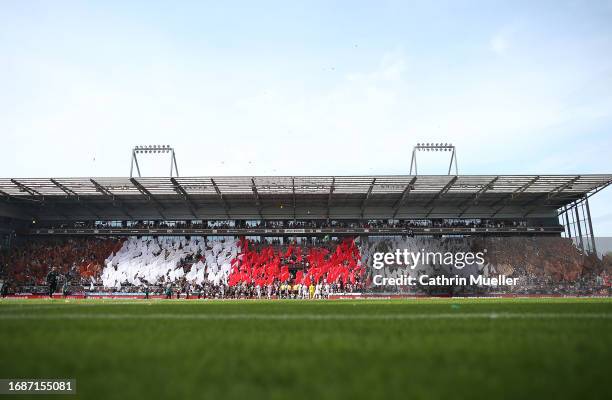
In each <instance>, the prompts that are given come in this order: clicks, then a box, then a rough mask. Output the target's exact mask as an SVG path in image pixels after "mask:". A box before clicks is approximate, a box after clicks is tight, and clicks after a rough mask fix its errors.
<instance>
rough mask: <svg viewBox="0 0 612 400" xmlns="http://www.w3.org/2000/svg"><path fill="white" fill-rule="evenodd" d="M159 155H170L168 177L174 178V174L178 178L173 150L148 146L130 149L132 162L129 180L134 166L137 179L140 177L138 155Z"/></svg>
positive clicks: (165, 147) (168, 147) (163, 146)
mask: <svg viewBox="0 0 612 400" xmlns="http://www.w3.org/2000/svg"><path fill="white" fill-rule="evenodd" d="M143 153H144V154H161V153H170V177H171V178H172V177H174V175H173V174H174V173H175V172H176V176H177V177H178V176H179V172H178V166H177V165H176V155H175V153H174V148H172V147H170V146H169V145H166V144H164V145H148V146H134V148H133V149H132V162H131V164H130V178H133V173H134V165H136V172H138V177H139V178H140V177H142V175H141V174H140V166H139V165H138V154H143Z"/></svg>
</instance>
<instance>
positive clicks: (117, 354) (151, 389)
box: [0, 299, 612, 400]
mask: <svg viewBox="0 0 612 400" xmlns="http://www.w3.org/2000/svg"><path fill="white" fill-rule="evenodd" d="M0 357H1V361H2V362H1V367H0V368H1V371H0V378H76V379H77V392H78V394H77V395H76V396H68V397H70V398H83V399H114V398H116V399H128V398H149V399H152V398H208V399H221V398H235V399H258V398H269V399H302V398H304V399H306V398H307V399H309V400H312V399H337V398H350V399H355V398H402V399H406V398H408V399H430V398H470V399H479V398H483V399H489V398H506V399H520V398H527V397H529V398H556V399H564V398H589V397H590V398H598V399H600V398H604V397H606V396H607V395H606V394H605V393H609V377H610V372H611V371H610V360H612V299H514V300H509V299H471V300H469V299H428V300H389V301H386V300H375V301H365V300H361V301H348V300H342V301H184V300H169V301H168V300H155V301H133V302H125V301H120V300H119V301H117V300H106V301H100V300H69V301H65V300H3V301H0ZM44 397H46V396H37V397H36V398H44ZM58 397H60V396H57V395H55V396H49V398H58ZM18 398H24V397H23V396H22V397H18Z"/></svg>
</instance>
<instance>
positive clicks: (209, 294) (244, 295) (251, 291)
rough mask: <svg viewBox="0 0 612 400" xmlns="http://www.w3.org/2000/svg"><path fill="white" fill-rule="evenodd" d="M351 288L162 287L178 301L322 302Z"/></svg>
mask: <svg viewBox="0 0 612 400" xmlns="http://www.w3.org/2000/svg"><path fill="white" fill-rule="evenodd" d="M353 289H354V288H353V287H352V285H347V287H345V288H342V287H340V285H338V284H329V283H317V284H310V285H306V284H295V285H292V284H289V283H281V284H278V283H277V284H272V285H264V286H259V285H252V284H248V285H247V284H240V285H236V286H233V287H231V286H227V285H210V284H204V285H185V286H181V285H178V286H177V287H175V286H173V285H172V284H168V285H166V286H165V288H164V295H165V296H166V298H167V299H170V298H174V297H176V298H181V296H182V295H184V297H185V298H198V299H199V298H205V299H300V300H308V299H326V298H329V296H330V295H332V294H333V293H338V292H342V291H343V290H346V291H352V290H353ZM144 293H145V297H146V298H148V297H149V287H148V286H147V287H145V289H144Z"/></svg>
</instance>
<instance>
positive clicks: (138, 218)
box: [0, 153, 612, 297]
mask: <svg viewBox="0 0 612 400" xmlns="http://www.w3.org/2000/svg"><path fill="white" fill-rule="evenodd" d="M453 156H454V153H453ZM413 158H414V154H413ZM413 161H414V160H413ZM173 162H174V167H175V168H176V160H175V159H174V155H173ZM455 163H456V158H455ZM451 164H452V160H451ZM136 166H137V168H138V173H140V170H139V167H138V165H137V164H136ZM455 166H456V164H455ZM450 171H451V168H450V166H449V173H450ZM415 172H416V165H415ZM176 175H177V176H172V169H171V176H170V177H133V176H132V177H125V178H98V177H93V178H19V179H16V178H13V179H11V178H3V179H0V235H1V241H0V243H1V246H2V253H1V255H0V265H1V268H2V272H1V273H2V280H3V293H5V294H9V293H21V292H23V293H41V292H43V293H44V292H47V291H49V290H50V289H51V291H52V292H54V291H55V290H56V289H58V288H59V287H56V284H57V285H60V284H62V282H63V289H64V290H63V291H64V293H65V294H66V293H85V292H87V291H88V290H89V293H90V294H91V293H101V292H117V293H119V292H130V293H131V292H137V293H141V294H142V293H145V295H147V296H148V294H149V291H151V292H152V293H156V294H158V295H170V293H172V295H174V294H178V295H179V296H180V295H181V293H182V295H183V296H188V295H189V293H190V292H191V293H198V296H202V295H204V296H217V297H218V296H227V295H230V294H231V295H234V296H247V297H249V296H259V297H261V296H276V297H280V296H287V297H296V296H301V297H313V296H323V294H325V295H328V296H329V295H330V294H331V293H349V292H350V293H354V292H360V291H363V290H364V289H365V288H366V287H367V286H368V284H369V283H370V279H371V277H370V276H369V274H368V271H367V266H368V262H369V260H368V258H367V254H368V251H369V250H368V249H371V248H373V247H375V246H378V245H380V244H381V243H382V242H384V241H387V242H392V241H396V243H398V242H397V241H398V240H399V241H403V242H402V243H403V244H404V245H405V246H407V247H410V246H412V247H414V246H416V247H418V246H421V245H425V244H427V243H429V244H431V243H434V241H446V243H447V245H448V243H449V240H452V239H453V238H454V239H456V240H463V241H465V240H466V238H471V240H475V239H479V238H480V239H482V240H492V239H495V238H517V237H518V238H524V239H531V240H534V238H537V240H541V239H544V238H548V239H551V240H553V241H555V243H557V244H555V245H554V246H557V247H555V248H557V251H560V250H559V249H560V248H566V247H567V243H570V244H571V246H570V247H571V248H572V249H574V250H575V253H576V254H577V255H580V256H582V257H588V256H590V255H593V256H594V257H595V258H596V243H595V239H594V235H593V228H592V221H591V215H590V210H589V203H588V199H589V198H590V197H591V196H592V195H594V194H595V193H597V192H599V191H601V190H603V189H604V188H606V187H607V186H609V185H610V184H611V183H612V175H458V174H456V175H450V174H449V175H417V174H413V175H394V176H210V177H204V176H203V177H179V176H178V169H177V170H176ZM419 241H420V242H419ZM427 241H428V242H427ZM488 243H489V246H493V247H494V245H492V244H491V242H488ZM541 243H544V242H541ZM547 243H549V242H547ZM559 243H561V244H559ZM464 245H466V246H467V245H468V244H465V243H464ZM453 246H454V245H453ZM469 246H474V244H473V243H472V244H469ZM520 246H525V245H524V244H521V245H520ZM520 246H518V247H520ZM554 246H553V247H554ZM559 246H560V247H559ZM498 247H499V246H498ZM518 247H517V248H518ZM517 251H519V250H517ZM608 261H609V260H608ZM521 268H522V271H523V275H527V273H526V272H524V271H525V268H524V266H523V267H521ZM521 268H518V267H517V268H515V269H516V270H517V271H518V270H519V269H521ZM580 268H582V269H585V267H584V266H582V267H580ZM580 268H579V269H580ZM561 269H562V268H561ZM582 269H580V271H578V272H576V270H575V269H574V270H573V271H571V272H568V271H559V268H557V269H556V272H555V273H554V274H553V275H555V276H556V278H555V279H554V280H555V281H567V280H568V274H569V275H571V277H572V279H573V280H574V281H575V280H576V279H577V277H579V276H582V275H583V274H582V272H581V271H582ZM587 269H588V271H590V272H593V271H594V269H593V268H587ZM604 271H606V269H605V267H600V268H599V269H597V268H596V273H595V275H596V278H598V279H602V277H603V279H607V275H606V274H605V273H604ZM491 272H492V273H493V272H495V271H493V270H492V271H491ZM540 272H541V273H537V271H536V272H535V273H534V272H533V271H532V273H531V275H532V277H533V278H534V279H536V280H538V282H540V281H542V280H544V281H546V280H547V279H549V278H550V276H551V272H550V270H549V271H548V272H546V273H544V272H542V271H540ZM516 273H518V272H516ZM516 273H515V275H516ZM534 274H535V275H534ZM602 274H603V275H602ZM511 275H512V274H511ZM50 282H51V283H50ZM295 284H298V285H300V287H299V288H297V289H296V288H294V286H295ZM311 286H313V287H314V289H312V290H314V292H313V293H310V292H309V293H302V287H309V288H310V287H311ZM236 287H238V289H237V288H236ZM309 290H310V289H309ZM312 290H310V291H312ZM296 291H297V293H296Z"/></svg>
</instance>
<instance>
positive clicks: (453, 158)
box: [448, 146, 459, 175]
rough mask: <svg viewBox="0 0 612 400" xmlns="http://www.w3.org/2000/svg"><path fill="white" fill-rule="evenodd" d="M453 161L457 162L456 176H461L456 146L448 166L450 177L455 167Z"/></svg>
mask: <svg viewBox="0 0 612 400" xmlns="http://www.w3.org/2000/svg"><path fill="white" fill-rule="evenodd" d="M453 160H454V161H455V175H459V168H458V167H457V148H456V147H455V146H453V152H452V154H451V159H450V163H449V164H448V175H450V173H451V168H452V167H453Z"/></svg>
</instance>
